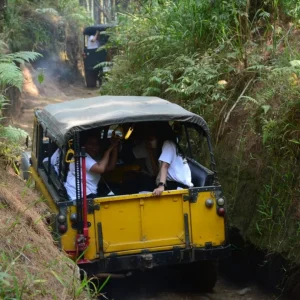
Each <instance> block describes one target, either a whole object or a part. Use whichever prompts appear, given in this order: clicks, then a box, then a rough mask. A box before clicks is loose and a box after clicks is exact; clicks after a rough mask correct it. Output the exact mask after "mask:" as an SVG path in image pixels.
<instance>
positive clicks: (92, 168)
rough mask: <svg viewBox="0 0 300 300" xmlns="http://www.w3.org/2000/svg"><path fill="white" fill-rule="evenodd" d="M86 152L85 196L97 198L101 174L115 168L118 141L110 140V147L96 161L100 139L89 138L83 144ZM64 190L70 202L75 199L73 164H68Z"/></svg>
mask: <svg viewBox="0 0 300 300" xmlns="http://www.w3.org/2000/svg"><path fill="white" fill-rule="evenodd" d="M84 146H85V150H86V154H87V156H86V160H85V163H86V195H87V196H89V197H96V196H97V188H98V183H99V181H100V178H101V174H103V173H104V172H106V171H111V170H113V169H114V168H115V166H116V162H117V158H118V140H111V146H110V147H109V148H108V149H107V150H106V151H105V152H104V154H103V156H102V158H101V159H100V160H97V156H98V155H99V152H100V139H99V137H97V136H89V137H87V139H86V142H85V143H84ZM65 188H66V190H67V193H68V195H69V197H70V199H71V200H75V199H76V185H75V164H74V162H72V163H70V166H69V172H68V176H67V180H66V183H65Z"/></svg>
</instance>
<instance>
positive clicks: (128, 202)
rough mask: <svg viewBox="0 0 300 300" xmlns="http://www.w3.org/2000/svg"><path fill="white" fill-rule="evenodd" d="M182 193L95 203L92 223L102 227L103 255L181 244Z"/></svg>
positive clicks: (144, 195) (105, 199)
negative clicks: (96, 222)
mask: <svg viewBox="0 0 300 300" xmlns="http://www.w3.org/2000/svg"><path fill="white" fill-rule="evenodd" d="M182 193H186V192H182ZM182 193H181V194H178V193H177V194H175V195H172V194H171V193H170V194H169V195H168V193H167V194H166V195H164V196H163V197H153V196H150V197H149V195H148V196H147V195H146V194H139V195H132V196H134V197H132V198H131V199H123V200H121V199H120V200H118V201H117V200H116V199H113V198H112V197H111V198H110V199H109V198H102V199H101V200H97V201H99V202H100V203H101V208H100V210H99V211H96V212H95V219H96V220H97V221H99V222H101V224H102V233H103V242H104V252H119V251H128V250H136V249H144V248H152V247H162V246H171V245H180V244H183V243H184V225H183V201H182ZM127 197H128V196H126V198H127Z"/></svg>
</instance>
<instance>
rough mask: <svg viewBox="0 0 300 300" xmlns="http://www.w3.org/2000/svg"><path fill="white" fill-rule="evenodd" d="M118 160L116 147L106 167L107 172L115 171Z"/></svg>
mask: <svg viewBox="0 0 300 300" xmlns="http://www.w3.org/2000/svg"><path fill="white" fill-rule="evenodd" d="M117 160H118V147H117V146H115V147H114V148H113V150H112V151H111V153H110V158H109V161H108V164H107V166H106V169H105V172H108V171H111V170H113V169H114V168H115V166H116V163H117Z"/></svg>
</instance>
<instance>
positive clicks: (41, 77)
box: [37, 72, 45, 84]
mask: <svg viewBox="0 0 300 300" xmlns="http://www.w3.org/2000/svg"><path fill="white" fill-rule="evenodd" d="M37 79H38V82H39V83H40V84H42V83H43V82H44V80H45V76H44V73H43V72H40V73H39V74H38V77H37Z"/></svg>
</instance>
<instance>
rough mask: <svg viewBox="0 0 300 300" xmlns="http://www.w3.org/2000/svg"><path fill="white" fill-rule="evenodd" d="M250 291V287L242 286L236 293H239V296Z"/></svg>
mask: <svg viewBox="0 0 300 300" xmlns="http://www.w3.org/2000/svg"><path fill="white" fill-rule="evenodd" d="M250 291H251V288H244V289H242V290H240V291H238V292H237V294H238V295H240V296H245V295H246V294H247V293H249V292H250Z"/></svg>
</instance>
